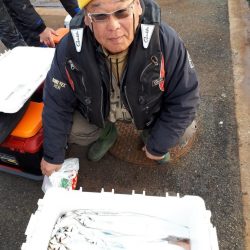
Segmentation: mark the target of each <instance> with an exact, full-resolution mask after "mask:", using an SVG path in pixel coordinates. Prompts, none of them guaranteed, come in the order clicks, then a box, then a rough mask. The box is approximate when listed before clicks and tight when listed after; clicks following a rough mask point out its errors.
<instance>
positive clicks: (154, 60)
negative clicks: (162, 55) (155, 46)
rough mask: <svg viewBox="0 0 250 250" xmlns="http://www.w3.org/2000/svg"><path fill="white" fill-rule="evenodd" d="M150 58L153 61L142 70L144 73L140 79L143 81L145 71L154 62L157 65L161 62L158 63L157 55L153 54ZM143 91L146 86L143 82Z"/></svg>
mask: <svg viewBox="0 0 250 250" xmlns="http://www.w3.org/2000/svg"><path fill="white" fill-rule="evenodd" d="M150 59H151V63H149V64H148V65H147V66H146V67H145V68H144V70H143V71H142V73H141V75H140V81H141V78H142V76H143V74H144V72H145V71H146V70H147V69H148V68H149V67H150V66H151V65H152V64H154V65H155V66H158V65H159V63H158V58H157V57H156V56H151V58H150ZM142 91H144V86H143V84H142Z"/></svg>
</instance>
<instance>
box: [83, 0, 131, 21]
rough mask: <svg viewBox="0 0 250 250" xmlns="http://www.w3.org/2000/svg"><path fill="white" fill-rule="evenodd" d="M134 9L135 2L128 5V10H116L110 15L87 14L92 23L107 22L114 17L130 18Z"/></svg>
mask: <svg viewBox="0 0 250 250" xmlns="http://www.w3.org/2000/svg"><path fill="white" fill-rule="evenodd" d="M133 7H134V0H133V1H132V3H130V4H129V5H128V7H127V8H123V9H119V10H115V11H113V12H110V13H87V15H88V17H89V18H90V20H91V22H106V21H107V20H108V19H109V16H114V17H115V18H117V19H123V18H126V17H128V16H130V14H131V13H132V9H133Z"/></svg>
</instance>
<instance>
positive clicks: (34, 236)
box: [21, 188, 219, 250]
mask: <svg viewBox="0 0 250 250" xmlns="http://www.w3.org/2000/svg"><path fill="white" fill-rule="evenodd" d="M75 209H90V210H91V209H92V210H98V209H102V210H108V211H115V212H121V213H122V212H132V213H140V214H145V215H149V216H157V217H158V218H162V219H165V220H167V221H168V222H171V223H172V224H173V225H178V226H176V228H175V227H173V228H171V229H169V230H170V231H171V230H172V231H171V232H166V236H167V235H168V233H171V235H176V236H178V237H188V238H189V239H190V243H191V250H218V249H219V248H218V241H217V235H216V229H215V228H214V227H213V226H212V224H211V222H210V217H211V213H210V211H208V210H206V208H205V203H204V201H203V199H201V198H200V197H198V196H184V197H182V198H180V197H178V196H168V195H166V197H158V196H147V195H145V194H134V193H132V195H125V194H115V193H114V192H104V191H102V192H101V193H94V192H82V191H81V190H80V191H79V190H72V191H66V190H64V189H61V188H51V189H49V190H48V191H47V192H46V194H45V196H44V198H43V199H40V200H39V201H38V209H37V211H36V212H35V214H32V215H31V218H30V221H29V224H28V226H27V229H26V232H25V234H26V243H23V245H22V248H21V249H22V250H34V249H36V250H47V247H48V243H49V240H50V237H51V232H52V229H53V227H54V225H55V223H56V221H57V219H58V217H59V216H61V215H62V214H63V213H65V212H68V211H71V210H75ZM180 228H183V230H182V229H180ZM152 250H157V249H152Z"/></svg>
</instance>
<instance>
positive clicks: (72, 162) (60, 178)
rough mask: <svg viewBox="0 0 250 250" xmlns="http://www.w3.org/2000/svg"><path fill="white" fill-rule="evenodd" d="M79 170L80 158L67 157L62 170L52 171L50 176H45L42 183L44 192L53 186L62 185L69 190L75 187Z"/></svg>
mask: <svg viewBox="0 0 250 250" xmlns="http://www.w3.org/2000/svg"><path fill="white" fill-rule="evenodd" d="M78 171H79V159H78V158H69V159H66V160H65V161H64V163H63V164H62V167H61V168H60V170H58V171H56V172H54V173H52V174H51V175H50V176H49V177H48V176H44V179H43V184H42V190H43V192H44V193H45V192H46V191H47V190H48V189H49V188H51V187H61V188H65V189H67V190H72V189H75V188H76V183H77V174H78Z"/></svg>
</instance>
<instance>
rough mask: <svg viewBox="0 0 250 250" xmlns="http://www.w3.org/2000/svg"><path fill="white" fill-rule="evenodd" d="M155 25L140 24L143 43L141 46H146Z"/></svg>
mask: <svg viewBox="0 0 250 250" xmlns="http://www.w3.org/2000/svg"><path fill="white" fill-rule="evenodd" d="M154 28H155V25H152V24H141V35H142V43H143V48H145V49H146V48H147V47H148V45H149V43H150V40H151V37H152V34H153V31H154Z"/></svg>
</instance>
